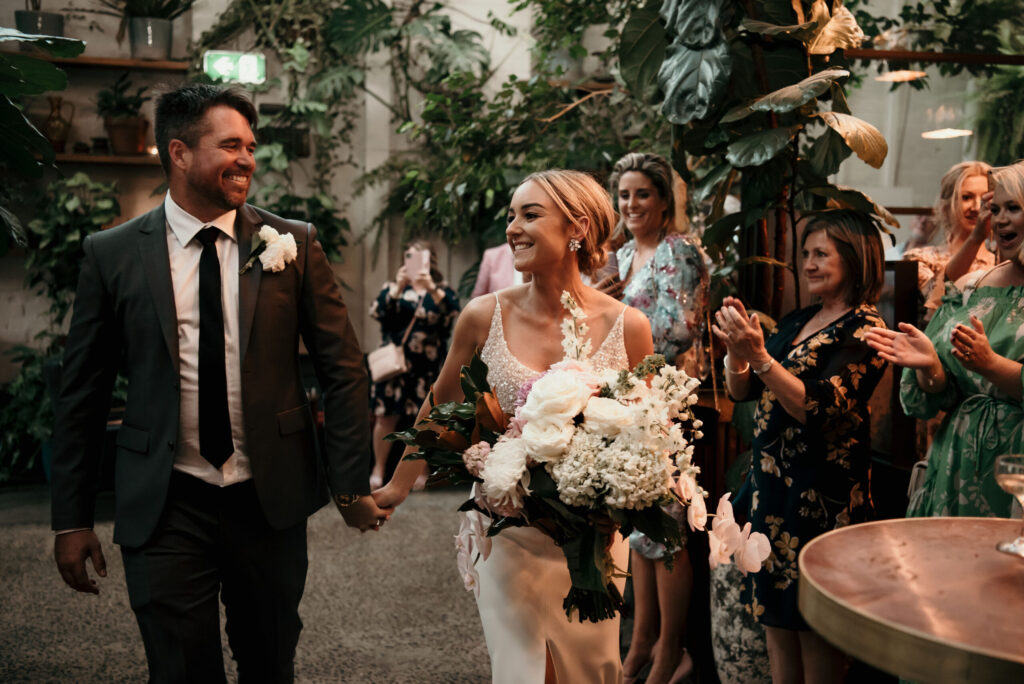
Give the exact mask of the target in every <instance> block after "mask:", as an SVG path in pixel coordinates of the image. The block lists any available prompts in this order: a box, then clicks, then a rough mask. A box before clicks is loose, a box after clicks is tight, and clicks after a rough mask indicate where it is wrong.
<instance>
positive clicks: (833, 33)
mask: <svg viewBox="0 0 1024 684" xmlns="http://www.w3.org/2000/svg"><path fill="white" fill-rule="evenodd" d="M819 6H820V7H823V8H824V11H825V13H826V14H827V13H828V8H827V7H825V0H815V1H814V5H813V6H812V8H811V12H812V14H813V13H814V11H815V9H816V8H818V7H819ZM863 42H864V32H863V31H862V30H861V28H860V26H858V25H857V20H856V19H855V18H854V17H853V14H851V13H850V10H848V9H846V8H845V7H843V4H842V0H836V3H835V5H834V12H833V14H832V18H831V19H829V20H828V23H827V24H825V26H824V27H823V28H822V29H821V30H820V31H818V33H817V34H816V35H815V36H814V38H813V39H812V40H811V42H810V44H808V46H807V52H808V53H809V54H812V55H831V54H832V53H833V52H835V51H836V50H837V49H842V50H846V49H849V48H858V47H860V44H861V43H863Z"/></svg>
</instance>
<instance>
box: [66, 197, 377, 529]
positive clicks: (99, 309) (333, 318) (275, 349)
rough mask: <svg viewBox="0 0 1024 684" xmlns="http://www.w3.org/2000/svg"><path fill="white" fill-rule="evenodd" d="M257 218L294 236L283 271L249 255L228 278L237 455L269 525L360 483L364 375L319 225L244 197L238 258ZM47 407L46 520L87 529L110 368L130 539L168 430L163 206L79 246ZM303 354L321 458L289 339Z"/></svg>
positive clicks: (118, 481)
mask: <svg viewBox="0 0 1024 684" xmlns="http://www.w3.org/2000/svg"><path fill="white" fill-rule="evenodd" d="M262 224H267V225H269V226H271V227H273V228H274V229H275V230H277V231H278V232H281V233H283V232H285V231H287V232H289V233H291V234H292V235H294V236H295V240H296V242H298V243H299V246H298V257H297V258H296V259H295V260H294V261H293V262H291V263H290V264H288V265H287V266H286V267H285V269H284V270H283V271H280V272H277V273H273V272H270V271H263V270H262V268H261V267H260V263H259V261H257V262H256V264H255V265H254V267H253V268H252V269H251V270H250V271H248V272H247V273H246V274H245V275H241V276H239V288H238V290H239V294H238V300H239V301H238V316H239V331H240V356H241V366H242V369H241V370H242V373H241V377H242V407H243V412H244V416H245V436H246V450H247V456H248V457H249V460H250V462H251V465H252V473H253V481H254V483H255V486H256V491H257V494H258V496H259V501H260V504H261V505H262V507H263V511H264V513H265V515H266V517H267V520H268V521H269V522H270V524H271V525H272V526H273V527H275V528H284V527H288V526H290V525H293V524H296V523H298V522H300V521H301V520H303V519H304V518H306V517H307V516H309V515H310V514H312V513H313V512H314V511H316V510H317V509H318V508H320V507H321V506H323V505H324V504H325V503H326V502H327V501H328V500H329V497H328V487H329V489H330V490H331V491H333V492H334V493H336V494H366V493H368V492H369V483H368V479H367V463H368V461H367V459H368V453H369V426H368V409H367V388H368V385H367V378H366V373H365V371H364V366H363V360H362V353H361V351H360V347H359V343H358V341H357V340H356V336H355V333H354V332H353V330H352V325H351V323H350V321H349V316H348V311H347V309H346V308H345V304H344V303H343V302H342V299H341V294H340V292H339V289H338V285H337V283H336V281H335V279H334V274H333V272H332V271H331V269H330V266H329V265H328V262H327V258H326V256H325V255H324V251H323V249H322V248H321V246H320V243H319V242H317V240H316V229H315V228H313V226H312V225H310V224H309V223H304V222H299V221H288V220H285V219H282V218H279V217H277V216H274V215H273V214H270V213H268V212H265V211H262V210H260V209H256V208H255V207H252V206H250V205H245V206H243V207H242V208H240V209H239V210H238V212H237V218H236V220H235V230H236V235H237V239H238V252H239V253H238V259H239V264H243V263H245V261H246V259H247V258H248V256H249V251H250V245H251V239H252V235H253V233H254V232H255V231H256V230H257V229H258V228H259V226H261V225H262ZM83 247H84V251H85V260H84V262H83V264H82V272H81V277H80V279H79V283H78V292H77V295H76V299H75V307H74V313H73V315H72V320H71V328H70V331H69V333H68V341H67V347H66V349H65V354H64V367H63V377H62V383H61V385H62V387H61V392H60V395H59V399H58V401H57V406H56V432H55V437H54V454H53V469H52V485H51V486H52V492H53V528H54V529H55V530H59V529H72V528H79V527H91V526H92V524H93V515H94V512H93V511H94V506H95V491H96V480H97V477H98V474H99V468H100V459H101V450H102V442H103V435H104V431H105V424H106V419H107V413H108V410H109V406H110V394H111V390H112V388H113V383H114V379H115V377H116V374H117V371H118V369H119V368H120V369H121V370H122V371H123V372H124V373H125V375H126V376H127V377H128V402H127V407H126V409H125V415H124V421H123V424H122V426H121V428H120V430H119V432H118V436H117V459H116V462H115V466H114V473H115V484H114V489H115V500H116V516H115V527H114V541H115V542H117V543H118V544H123V545H125V546H129V547H132V546H139V545H141V544H143V543H145V542H146V540H147V539H148V538H149V537H150V535H151V534H152V533H153V531H154V529H155V528H156V525H157V522H158V521H159V518H160V513H161V511H162V510H163V507H164V503H165V500H166V497H167V485H168V482H169V479H170V476H171V470H172V466H173V463H174V452H175V445H176V442H177V439H178V413H179V380H178V332H177V316H176V313H175V307H174V293H173V289H172V284H171V268H170V259H169V257H168V253H167V237H166V223H165V217H164V209H163V205H162V204H161V205H160V206H159V207H157V208H156V209H154V210H153V211H150V212H149V213H147V214H144V215H142V216H139V217H137V218H135V219H132V220H131V221H128V222H127V223H125V224H123V225H121V226H118V227H116V228H112V229H110V230H106V231H103V232H100V233H96V234H93V235H90V236H89V237H88V238H86V240H85V242H84V245H83ZM300 336H301V338H302V340H303V342H304V343H305V346H306V349H307V351H308V353H309V355H310V357H311V359H312V361H313V366H314V368H315V369H316V373H317V378H318V380H319V383H320V387H321V389H322V391H323V401H324V409H325V415H326V427H325V444H324V445H322V447H323V448H322V449H321V450H320V451H321V453H323V454H324V456H323V458H322V460H321V459H318V458H317V449H316V443H315V440H316V433H315V430H314V423H313V417H312V414H311V411H310V408H309V405H308V403H307V401H306V394H305V391H304V388H303V385H302V381H301V377H300V370H299V354H298V351H299V337H300Z"/></svg>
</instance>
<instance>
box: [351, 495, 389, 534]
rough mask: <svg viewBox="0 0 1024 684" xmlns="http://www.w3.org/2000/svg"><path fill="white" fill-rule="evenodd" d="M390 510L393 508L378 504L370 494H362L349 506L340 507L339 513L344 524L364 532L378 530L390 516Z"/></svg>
mask: <svg viewBox="0 0 1024 684" xmlns="http://www.w3.org/2000/svg"><path fill="white" fill-rule="evenodd" d="M392 510H394V509H392V508H381V507H380V506H378V505H377V503H376V502H375V501H374V500H373V497H372V496H363V497H360V498H359V501H356V502H355V503H354V504H352V505H351V506H346V507H345V508H342V509H341V515H342V517H343V518H345V524H346V525H348V526H349V527H354V528H356V529H358V530H359V531H360V532H366V531H367V530H374V531H376V530H379V529H380V528H381V526H382V525H383V524H384V523H385V522H387V520H388V518H390V517H391V512H392Z"/></svg>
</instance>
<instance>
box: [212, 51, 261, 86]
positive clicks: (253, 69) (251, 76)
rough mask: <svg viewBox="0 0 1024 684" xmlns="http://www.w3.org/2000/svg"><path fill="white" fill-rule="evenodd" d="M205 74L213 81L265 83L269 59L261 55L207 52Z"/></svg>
mask: <svg viewBox="0 0 1024 684" xmlns="http://www.w3.org/2000/svg"><path fill="white" fill-rule="evenodd" d="M203 72H204V73H206V75H207V76H209V77H210V78H212V79H216V80H222V81H228V82H230V83H263V82H264V81H266V80H267V58H266V57H265V56H263V55H262V54H260V53H253V52H235V51H233V50H207V51H206V53H205V54H203Z"/></svg>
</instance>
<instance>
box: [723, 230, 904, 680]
mask: <svg viewBox="0 0 1024 684" xmlns="http://www.w3.org/2000/svg"><path fill="white" fill-rule="evenodd" d="M803 255H804V259H803V275H804V277H805V279H806V281H807V291H808V293H810V294H811V295H813V296H816V297H818V298H820V300H821V303H820V304H815V305H813V306H809V307H805V308H803V309H799V310H797V311H794V312H793V313H791V314H789V315H788V316H786V317H784V318H783V319H782V320H781V321H780V322H779V325H778V329H777V331H776V332H775V334H774V335H772V336H771V337H770V338H768V340H767V341H766V340H765V339H764V337H763V334H762V332H761V326H760V324H759V323H758V320H757V315H756V314H754V315H752V316H749V317H748V316H747V312H746V310H745V309H744V307H743V304H742V303H740V301H739V300H738V299H735V298H733V297H726V299H725V300H724V301H723V304H722V308H721V309H720V310H719V311H718V312H717V313H716V314H715V325H714V326H712V329H713V330H714V332H715V335H716V336H717V337H719V338H720V339H721V340H722V342H723V343H724V344H725V347H726V349H727V354H726V358H725V378H726V386H727V387H728V389H729V393H730V394H731V395H732V396H733V397H734V398H736V399H737V400H743V399H747V398H755V397H757V398H758V401H757V408H756V412H755V414H754V440H753V445H752V449H753V459H752V463H751V470H750V476H749V479H750V484H751V485H752V492H751V503H750V511H749V516H748V520H749V521H750V523H751V524H752V526H753V531H755V532H761V533H763V534H766V535H767V536H768V538H769V540H771V542H772V553H771V555H770V556H769V557H768V559H767V560H766V561H765V564H764V568H763V569H762V570H761V571H759V572H757V573H752V574H750V575H748V576H747V582H746V587H745V590H744V603H745V604H746V607H747V609H748V610H749V611H750V612H751V614H752V615H753V616H754V617H755V618H756V619H757V620H758V621H759V622H760V623H761V624H762V625H764V626H765V636H766V641H767V645H768V659H769V663H770V666H771V674H772V680H773V681H776V682H789V681H801V680H803V681H842V671H843V665H844V657H843V655H842V653H841V652H839V651H838V650H836V649H835V648H834V647H832V646H830V645H829V644H828V643H827V642H825V641H824V640H823V639H821V637H819V636H818V635H817V634H815V633H814V632H812V631H811V630H810V629H809V627H808V625H807V623H806V622H804V620H803V618H802V617H801V616H800V611H799V609H798V607H797V586H798V583H799V571H798V566H797V558H798V556H799V554H800V550H801V549H802V548H803V547H804V545H805V544H806V543H807V542H808V541H810V540H811V539H812V538H814V537H816V536H818V535H820V534H823V533H824V532H827V531H829V530H832V529H836V528H838V527H843V526H845V525H849V524H852V523H857V522H862V521H864V520H866V519H868V518H869V517H870V516H871V514H872V504H871V494H870V489H869V483H870V471H871V454H870V449H871V438H870V435H871V432H870V429H871V428H870V415H869V412H868V399H869V398H870V396H871V393H872V392H873V391H874V389H875V386H876V385H877V384H878V381H879V379H880V378H881V376H882V373H883V371H884V370H885V365H886V362H885V361H884V360H883V359H881V358H880V357H878V356H876V355H875V353H874V351H873V350H872V349H871V348H870V347H869V346H868V345H867V344H866V343H865V340H864V338H865V335H867V333H868V331H869V330H871V329H872V328H873V327H884V325H885V324H884V323H883V322H882V319H881V318H880V317H879V315H878V312H877V310H876V309H875V307H874V302H875V301H877V300H878V295H879V292H880V291H881V288H882V279H883V270H882V269H883V264H884V260H883V256H882V241H881V238H880V236H879V231H878V228H877V226H876V225H875V223H874V222H873V221H872V219H871V218H870V217H868V216H867V215H865V214H862V213H860V212H854V211H849V210H838V211H830V212H825V213H822V214H817V215H815V217H814V218H812V219H811V220H810V221H809V222H808V224H807V227H806V228H805V229H804V233H803Z"/></svg>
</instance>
